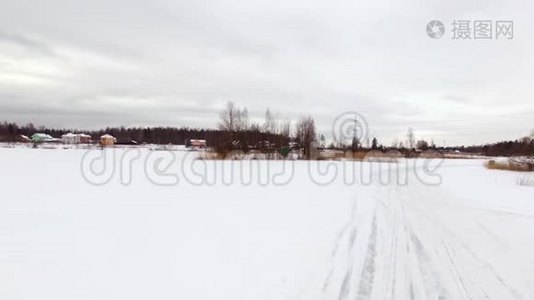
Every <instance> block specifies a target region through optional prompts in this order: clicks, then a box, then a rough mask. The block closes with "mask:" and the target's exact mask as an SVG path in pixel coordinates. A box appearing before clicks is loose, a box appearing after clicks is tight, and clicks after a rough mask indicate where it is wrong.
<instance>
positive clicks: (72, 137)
mask: <svg viewBox="0 0 534 300" xmlns="http://www.w3.org/2000/svg"><path fill="white" fill-rule="evenodd" d="M61 141H62V142H63V144H79V143H80V137H79V135H77V134H74V133H71V132H69V133H66V134H64V135H62V136H61Z"/></svg>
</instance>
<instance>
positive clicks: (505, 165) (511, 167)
mask: <svg viewBox="0 0 534 300" xmlns="http://www.w3.org/2000/svg"><path fill="white" fill-rule="evenodd" d="M485 166H486V168H488V169H490V170H505V171H516V172H529V171H532V169H531V168H530V167H529V166H528V165H527V164H523V163H519V162H515V161H512V160H508V161H496V160H493V159H492V160H489V161H487V162H486V163H485Z"/></svg>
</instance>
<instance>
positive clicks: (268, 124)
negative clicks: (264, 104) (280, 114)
mask: <svg viewBox="0 0 534 300" xmlns="http://www.w3.org/2000/svg"><path fill="white" fill-rule="evenodd" d="M263 131H264V132H268V133H275V131H276V122H275V119H274V117H273V115H272V113H271V110H269V109H268V108H267V110H266V111H265V123H264V124H263Z"/></svg>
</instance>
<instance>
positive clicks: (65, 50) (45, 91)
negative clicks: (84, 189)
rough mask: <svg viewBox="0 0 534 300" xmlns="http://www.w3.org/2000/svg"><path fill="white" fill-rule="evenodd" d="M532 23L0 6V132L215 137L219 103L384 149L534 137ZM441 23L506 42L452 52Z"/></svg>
mask: <svg viewBox="0 0 534 300" xmlns="http://www.w3.org/2000/svg"><path fill="white" fill-rule="evenodd" d="M533 15H534V4H533V1H531V0H525V1H502V0H501V1H499V0H494V1H488V0H486V1H484V0H480V1H465V0H462V1H456V0H454V1H451V0H444V1H423V0H421V1H377V0H373V1H370V0H368V1H356V0H351V1H314V0H311V1H310V0H306V1H298V2H297V1H287V0H284V1H281V0H247V1H243V0H225V1H218V0H217V1H190V0H181V1H180V0H178V1H177V0H174V1H170V0H151V1H142V2H141V1H132V0H127V1H126V0H124V1H122V0H121V1H109V0H106V1H101V0H92V1H73V0H48V1H38V0H32V1H26V0H2V2H1V4H0V120H8V121H16V122H20V123H27V122H33V123H34V124H36V125H46V126H51V127H69V128H76V127H78V128H99V127H103V126H116V125H124V126H139V125H141V126H152V125H165V126H167V125H170V126H182V125H188V126H201V127H215V126H216V125H217V121H218V111H220V110H221V108H222V107H223V106H224V105H225V103H226V101H234V102H235V103H236V105H239V106H246V107H247V108H248V110H249V113H250V115H251V117H252V118H254V119H257V120H258V121H259V122H261V120H262V118H263V114H264V111H265V109H266V108H270V109H271V111H273V112H278V114H279V116H280V117H281V118H291V119H297V118H298V117H299V116H301V115H305V114H306V115H308V114H309V115H311V116H313V117H314V118H315V119H316V121H317V123H318V127H319V129H320V131H321V132H325V133H328V132H329V131H330V128H331V124H332V122H333V120H334V119H335V117H336V115H338V114H340V113H343V112H345V111H357V112H359V113H360V114H362V115H364V116H365V117H366V118H367V121H368V123H369V131H370V135H371V136H377V137H378V138H379V141H382V142H383V143H384V144H389V143H390V142H391V141H392V140H393V139H394V138H396V137H397V138H399V139H403V138H405V133H406V131H407V128H408V127H410V126H411V127H413V128H414V130H415V133H416V136H417V137H418V138H426V139H434V141H435V142H436V143H437V144H438V145H439V144H442V143H443V141H444V140H445V141H446V143H447V144H460V143H465V144H478V143H483V142H490V141H497V140H504V139H514V138H518V137H521V136H524V135H527V134H528V133H529V132H530V130H531V129H534V99H533V94H534V31H533V29H534V22H533V20H532V19H533V18H532V16H533ZM434 19H437V20H441V21H443V22H444V23H445V26H446V32H445V36H444V37H443V38H441V39H431V38H429V37H428V36H427V35H426V31H425V30H426V25H427V23H428V22H429V21H430V20H434ZM455 19H456V20H493V21H497V20H512V21H514V39H512V40H505V39H499V40H497V39H491V40H453V39H451V37H452V32H451V26H452V25H451V23H452V22H453V21H454V20H455Z"/></svg>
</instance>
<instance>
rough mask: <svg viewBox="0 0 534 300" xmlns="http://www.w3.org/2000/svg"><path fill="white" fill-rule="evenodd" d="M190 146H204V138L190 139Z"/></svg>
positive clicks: (200, 147)
mask: <svg viewBox="0 0 534 300" xmlns="http://www.w3.org/2000/svg"><path fill="white" fill-rule="evenodd" d="M189 143H190V145H191V148H195V149H203V148H206V140H190V141H189Z"/></svg>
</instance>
